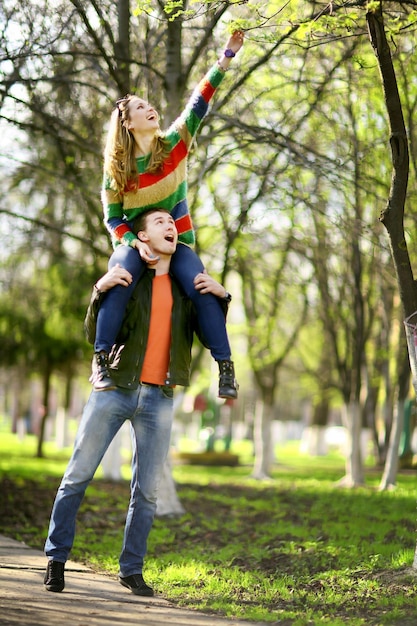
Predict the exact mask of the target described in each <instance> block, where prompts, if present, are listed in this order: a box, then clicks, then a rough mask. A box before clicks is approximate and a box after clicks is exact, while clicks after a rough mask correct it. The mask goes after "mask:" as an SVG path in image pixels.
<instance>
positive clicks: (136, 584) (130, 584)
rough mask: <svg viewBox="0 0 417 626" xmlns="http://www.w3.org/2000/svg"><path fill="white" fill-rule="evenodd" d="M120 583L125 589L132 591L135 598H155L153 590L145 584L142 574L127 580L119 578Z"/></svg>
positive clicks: (129, 577)
mask: <svg viewBox="0 0 417 626" xmlns="http://www.w3.org/2000/svg"><path fill="white" fill-rule="evenodd" d="M119 582H120V584H121V585H123V587H127V588H128V589H130V591H131V592H132V593H134V594H135V596H153V589H152V587H149V586H148V585H147V584H146V583H145V581H144V580H143V576H142V574H132V576H126V578H122V577H121V576H119Z"/></svg>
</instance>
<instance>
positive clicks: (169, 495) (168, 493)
mask: <svg viewBox="0 0 417 626" xmlns="http://www.w3.org/2000/svg"><path fill="white" fill-rule="evenodd" d="M184 513H185V509H184V507H183V506H182V504H181V502H180V500H179V498H178V495H177V489H176V487H175V482H174V479H173V477H172V469H171V463H170V460H169V458H168V459H167V460H166V461H165V465H164V473H163V475H162V479H161V484H160V485H159V491H158V503H157V507H156V515H157V516H158V517H162V516H163V515H165V516H170V517H173V516H176V515H178V516H179V515H184Z"/></svg>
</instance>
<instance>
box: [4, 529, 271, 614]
mask: <svg viewBox="0 0 417 626" xmlns="http://www.w3.org/2000/svg"><path fill="white" fill-rule="evenodd" d="M45 565H46V558H45V556H44V554H43V553H42V552H40V551H39V550H33V549H32V548H29V547H28V546H26V545H25V544H23V543H20V542H18V541H15V540H13V539H9V538H7V537H3V536H2V535H0V624H1V626H17V625H20V626H45V625H46V624H47V625H48V626H63V624H65V626H115V625H116V624H123V626H129V625H131V624H135V626H145V625H146V626H167V624H169V626H248V625H249V624H251V625H252V626H265V625H264V624H260V623H257V624H256V625H255V624H254V622H247V621H242V620H234V619H224V618H219V617H216V616H211V615H207V614H203V613H198V612H196V611H190V610H186V609H182V608H178V607H177V606H175V605H174V604H171V603H170V602H167V601H166V600H164V599H163V598H162V597H158V596H155V597H153V598H141V597H138V596H135V595H133V594H132V593H131V592H130V591H129V590H128V589H125V588H123V587H122V586H121V585H120V583H119V582H118V581H117V580H116V579H114V578H112V577H110V576H104V575H100V574H97V573H95V572H93V571H92V570H90V569H88V568H87V567H84V566H83V565H80V564H79V563H75V562H73V561H68V562H67V565H66V569H65V590H64V591H63V592H62V593H51V592H48V591H46V590H45V589H44V586H43V577H44V572H45Z"/></svg>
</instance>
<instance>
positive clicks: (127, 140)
mask: <svg viewBox="0 0 417 626" xmlns="http://www.w3.org/2000/svg"><path fill="white" fill-rule="evenodd" d="M134 97H136V96H133V95H132V94H127V95H126V96H125V97H124V98H121V99H120V100H118V101H117V102H116V108H115V109H114V111H113V112H112V114H111V117H110V125H109V131H108V134H107V141H106V145H105V148H104V173H105V175H107V176H109V177H110V179H112V181H113V185H114V187H115V191H117V192H119V193H123V191H124V190H125V188H126V185H127V184H128V183H130V184H129V188H130V189H132V184H133V188H134V189H135V188H137V173H138V172H137V168H136V157H135V139H134V137H133V135H132V133H131V132H130V130H129V128H128V125H129V106H128V105H129V102H130V100H131V99H132V98H134ZM169 149H170V146H169V143H168V141H167V140H166V139H165V136H164V133H163V132H162V131H157V133H156V134H155V140H154V143H153V146H152V150H151V157H150V160H149V163H148V166H147V168H146V171H147V172H150V173H154V172H157V171H158V170H159V169H160V168H161V167H162V164H163V161H164V160H165V159H166V158H167V156H168V155H169Z"/></svg>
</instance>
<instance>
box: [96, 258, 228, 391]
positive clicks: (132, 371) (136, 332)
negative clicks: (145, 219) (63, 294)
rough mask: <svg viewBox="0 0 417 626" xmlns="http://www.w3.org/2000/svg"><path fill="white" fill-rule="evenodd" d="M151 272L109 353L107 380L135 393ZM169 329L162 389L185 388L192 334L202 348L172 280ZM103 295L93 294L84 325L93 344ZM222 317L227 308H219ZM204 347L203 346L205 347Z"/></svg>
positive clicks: (145, 337)
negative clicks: (166, 386)
mask: <svg viewBox="0 0 417 626" xmlns="http://www.w3.org/2000/svg"><path fill="white" fill-rule="evenodd" d="M154 275H155V272H154V270H151V269H148V270H147V271H146V272H145V273H144V275H143V276H142V278H141V279H140V280H139V282H138V284H137V285H136V288H135V290H134V292H133V294H132V297H131V299H130V301H129V303H128V306H127V308H126V312H125V316H124V320H123V324H122V328H121V331H120V333H119V335H118V337H117V340H116V343H115V344H114V346H113V348H112V351H111V353H110V357H109V361H110V367H111V376H112V378H113V379H114V381H115V382H116V384H117V385H118V386H119V387H123V388H125V389H136V388H137V386H138V384H139V380H140V373H141V371H142V364H143V360H144V357H145V350H146V345H147V341H148V331H149V321H150V312H151V298H152V280H153V277H154ZM171 284H172V295H173V301H174V302H173V307H172V329H171V354H170V362H169V371H168V375H167V380H166V382H165V384H166V385H181V386H184V387H186V386H188V385H189V384H190V367H191V347H192V343H193V334H194V332H196V333H197V335H198V337H199V338H200V340H201V341H202V343H203V344H204V345H206V344H205V342H204V340H203V338H202V336H201V333H200V331H199V327H198V323H197V316H196V313H195V309H194V305H193V304H192V302H191V300H189V299H188V298H187V297H186V296H185V295H184V293H183V292H182V291H181V289H180V287H179V286H178V285H177V283H176V282H175V279H173V278H172V280H171ZM105 297H106V294H105V293H104V294H98V293H97V291H96V290H94V292H93V294H92V296H91V300H90V304H89V307H88V310H87V314H86V318H85V321H84V329H85V333H86V336H87V339H88V341H89V342H90V343H92V344H93V343H94V339H95V332H96V318H97V312H98V309H99V306H100V302H101V301H102V299H103V298H105ZM221 302H222V306H223V308H224V311H225V314H226V312H227V304H223V301H222V300H221ZM206 347H207V346H206Z"/></svg>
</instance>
